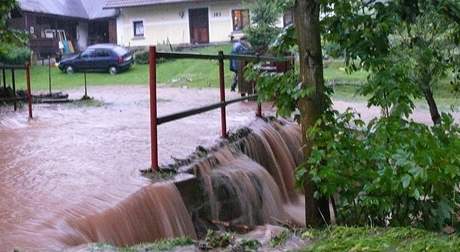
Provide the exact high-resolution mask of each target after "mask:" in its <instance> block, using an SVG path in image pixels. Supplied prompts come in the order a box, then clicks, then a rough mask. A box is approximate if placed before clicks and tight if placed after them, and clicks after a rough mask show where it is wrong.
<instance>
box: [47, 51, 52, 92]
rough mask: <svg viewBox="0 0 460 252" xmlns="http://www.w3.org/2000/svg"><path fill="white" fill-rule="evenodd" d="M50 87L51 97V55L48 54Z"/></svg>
mask: <svg viewBox="0 0 460 252" xmlns="http://www.w3.org/2000/svg"><path fill="white" fill-rule="evenodd" d="M48 88H49V92H50V97H51V94H52V93H51V57H50V56H48Z"/></svg>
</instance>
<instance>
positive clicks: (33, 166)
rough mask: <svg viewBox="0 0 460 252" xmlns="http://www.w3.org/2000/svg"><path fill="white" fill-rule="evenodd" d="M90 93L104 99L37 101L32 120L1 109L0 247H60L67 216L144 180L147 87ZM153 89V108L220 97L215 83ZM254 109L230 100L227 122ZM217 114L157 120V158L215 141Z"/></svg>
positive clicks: (94, 208)
mask: <svg viewBox="0 0 460 252" xmlns="http://www.w3.org/2000/svg"><path fill="white" fill-rule="evenodd" d="M89 94H90V95H91V96H93V97H95V98H96V99H98V100H101V101H103V104H102V105H101V106H74V105H70V104H61V105H38V106H34V115H35V119H34V120H32V121H28V120H27V119H26V117H27V112H26V111H25V110H21V111H20V112H19V113H11V112H5V111H2V113H1V114H0V142H1V144H0V251H11V250H12V249H13V248H19V249H24V250H27V251H29V250H33V251H43V250H59V249H62V248H65V247H67V246H68V244H66V242H63V241H62V239H60V237H61V236H62V234H63V233H68V232H69V230H68V228H69V227H68V225H67V224H66V222H67V221H68V220H69V219H72V218H73V219H76V218H80V217H83V216H88V215H91V214H94V213H95V212H103V211H104V210H106V209H109V208H111V207H113V206H115V205H117V204H119V203H120V202H121V201H122V200H123V199H126V198H127V197H128V196H129V195H131V194H133V193H135V192H137V191H139V190H140V188H142V187H144V186H146V185H148V184H149V181H147V180H146V179H144V178H142V177H141V176H140V174H139V169H144V168H147V167H148V166H149V157H150V149H149V147H150V144H149V139H150V138H149V107H148V106H149V105H148V104H149V100H148V90H147V88H146V87H144V86H113V87H94V88H91V89H90V91H89ZM70 95H71V97H73V98H77V97H79V96H81V95H82V91H81V90H73V91H71V92H70ZM158 96H159V98H160V103H159V104H158V111H159V115H166V114H169V113H172V112H177V111H181V110H184V109H186V108H193V107H196V106H201V105H205V104H209V103H213V102H216V101H218V100H219V94H218V91H217V90H216V89H202V90H197V89H181V88H180V89H178V88H160V89H159V90H158ZM228 97H237V95H236V94H234V93H230V94H229V95H228ZM265 109H269V107H267V108H265ZM254 113H255V104H254V103H252V102H249V103H239V104H235V105H232V106H229V107H228V116H227V119H228V125H229V129H236V128H238V127H241V126H244V125H247V124H249V123H250V122H251V121H253V120H254ZM219 115H220V112H219V111H217V110H216V111H212V112H209V113H205V114H202V115H198V116H195V117H191V118H187V119H183V120H180V121H177V122H172V123H169V124H165V125H162V126H160V128H159V147H160V151H159V155H160V161H161V162H162V163H168V162H170V161H171V156H174V157H185V156H187V154H189V153H191V152H192V151H193V150H194V149H195V147H196V146H198V145H204V146H209V145H212V144H213V143H215V142H216V141H217V140H218V139H219V134H220V128H219V127H220V122H219Z"/></svg>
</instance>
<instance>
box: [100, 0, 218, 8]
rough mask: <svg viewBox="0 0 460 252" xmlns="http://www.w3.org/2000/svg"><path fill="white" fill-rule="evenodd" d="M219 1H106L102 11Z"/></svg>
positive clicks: (215, 0)
mask: <svg viewBox="0 0 460 252" xmlns="http://www.w3.org/2000/svg"><path fill="white" fill-rule="evenodd" d="M217 1H220V0H214V1H212V0H107V1H106V3H105V7H104V9H113V8H123V7H136V6H145V5H160V4H173V3H194V2H197V3H198V2H217Z"/></svg>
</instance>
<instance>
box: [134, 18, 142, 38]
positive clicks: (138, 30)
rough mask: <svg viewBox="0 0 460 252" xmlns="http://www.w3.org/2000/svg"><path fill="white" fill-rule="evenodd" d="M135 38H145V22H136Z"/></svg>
mask: <svg viewBox="0 0 460 252" xmlns="http://www.w3.org/2000/svg"><path fill="white" fill-rule="evenodd" d="M133 27H134V37H143V36H144V21H134V22H133Z"/></svg>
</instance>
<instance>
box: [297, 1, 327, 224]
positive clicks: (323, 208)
mask: <svg viewBox="0 0 460 252" xmlns="http://www.w3.org/2000/svg"><path fill="white" fill-rule="evenodd" d="M319 12H320V1H319V0H296V2H295V25H296V31H297V40H298V45H299V56H300V79H301V82H302V88H303V89H307V90H308V91H309V95H308V96H307V97H306V98H304V99H301V100H300V101H299V104H298V107H299V110H300V122H301V125H302V131H303V132H304V135H305V137H304V139H303V142H304V150H303V151H304V155H305V158H308V157H309V156H310V154H311V151H312V142H311V140H310V139H309V138H308V136H307V134H306V132H307V130H308V129H309V128H311V127H312V126H314V124H315V123H316V122H317V120H318V119H319V118H320V116H321V114H322V112H324V110H325V109H326V106H327V105H326V99H325V88H324V76H323V55H322V50H321V30H320V22H319ZM304 191H305V215H306V216H305V218H306V225H307V226H310V227H318V226H320V225H321V224H322V223H324V221H323V220H325V221H326V222H329V220H330V214H329V204H328V200H327V199H321V200H319V201H317V200H315V199H314V197H313V194H314V192H315V188H314V185H313V183H312V181H311V179H310V177H309V175H308V172H307V173H306V175H305V178H304Z"/></svg>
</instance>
